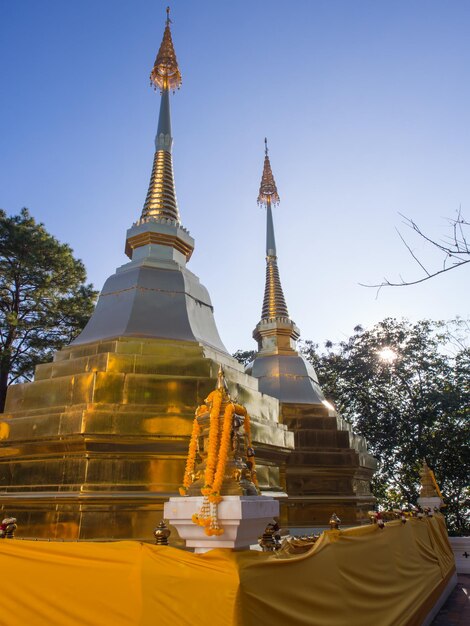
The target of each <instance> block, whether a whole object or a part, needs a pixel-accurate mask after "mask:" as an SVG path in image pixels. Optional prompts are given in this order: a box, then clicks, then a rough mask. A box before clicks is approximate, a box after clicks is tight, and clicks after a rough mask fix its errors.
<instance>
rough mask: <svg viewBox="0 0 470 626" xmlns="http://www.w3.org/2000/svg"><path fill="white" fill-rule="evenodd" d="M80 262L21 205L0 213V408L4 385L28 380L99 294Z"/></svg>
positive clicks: (74, 330)
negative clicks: (11, 211) (11, 213)
mask: <svg viewBox="0 0 470 626" xmlns="http://www.w3.org/2000/svg"><path fill="white" fill-rule="evenodd" d="M85 281H86V272H85V267H84V265H83V263H82V262H81V261H79V260H77V259H75V258H74V257H73V254H72V250H71V248H70V247H69V246H68V245H67V244H62V243H60V242H59V241H57V239H55V237H53V236H52V235H50V234H49V233H48V232H47V231H46V229H45V228H44V226H43V224H38V223H36V221H35V220H34V218H33V217H31V215H30V214H29V212H28V210H27V209H23V210H22V211H21V212H20V214H19V215H15V216H12V217H8V216H7V215H6V214H5V212H4V211H0V411H2V410H3V408H4V404H5V397H6V391H7V386H8V385H9V384H11V383H14V382H19V381H27V380H31V377H32V375H33V372H34V367H35V366H36V365H37V364H38V363H41V362H44V361H47V360H49V359H50V358H51V356H52V353H53V352H55V351H56V350H58V349H60V348H61V347H63V346H64V345H66V344H67V343H69V342H70V341H72V339H73V338H74V337H76V335H77V334H78V333H79V332H80V330H81V329H82V328H83V326H84V325H85V324H86V322H87V320H88V318H89V317H90V315H91V313H92V311H93V307H94V303H95V300H96V296H97V292H96V291H94V290H93V287H92V285H90V284H85Z"/></svg>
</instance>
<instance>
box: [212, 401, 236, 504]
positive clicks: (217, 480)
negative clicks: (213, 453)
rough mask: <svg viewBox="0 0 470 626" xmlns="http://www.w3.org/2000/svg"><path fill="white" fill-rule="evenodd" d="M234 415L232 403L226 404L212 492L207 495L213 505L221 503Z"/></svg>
mask: <svg viewBox="0 0 470 626" xmlns="http://www.w3.org/2000/svg"><path fill="white" fill-rule="evenodd" d="M234 413H235V406H234V404H233V403H232V402H230V404H227V406H226V407H225V412H224V422H223V428H222V435H221V438H220V448H219V458H218V461H217V469H216V472H215V475H214V482H213V484H212V491H211V493H210V495H209V500H210V502H214V503H215V504H218V503H219V502H221V501H222V496H221V495H220V490H221V488H222V483H223V481H224V475H225V466H226V465H227V457H228V451H229V447H230V433H231V431H232V419H233V414H234Z"/></svg>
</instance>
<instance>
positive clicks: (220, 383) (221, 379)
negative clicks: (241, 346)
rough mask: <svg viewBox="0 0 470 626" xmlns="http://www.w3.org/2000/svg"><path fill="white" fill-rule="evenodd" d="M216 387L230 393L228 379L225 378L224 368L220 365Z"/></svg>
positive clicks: (224, 392)
mask: <svg viewBox="0 0 470 626" xmlns="http://www.w3.org/2000/svg"><path fill="white" fill-rule="evenodd" d="M216 389H220V391H221V392H222V393H223V394H226V395H227V396H228V395H229V394H228V387H227V381H226V380H225V374H224V368H223V367H222V365H219V371H218V372H217V386H216Z"/></svg>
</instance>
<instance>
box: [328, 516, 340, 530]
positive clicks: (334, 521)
mask: <svg viewBox="0 0 470 626" xmlns="http://www.w3.org/2000/svg"><path fill="white" fill-rule="evenodd" d="M329 524H330V528H331V530H339V525H340V524H341V520H340V519H339V517H338V516H337V515H336V513H333V515H332V516H331V517H330V521H329Z"/></svg>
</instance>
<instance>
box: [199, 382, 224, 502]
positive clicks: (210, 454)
mask: <svg viewBox="0 0 470 626" xmlns="http://www.w3.org/2000/svg"><path fill="white" fill-rule="evenodd" d="M206 401H207V402H212V407H211V412H210V418H209V441H208V446H207V447H208V451H207V462H206V471H205V472H204V487H203V488H202V489H201V492H202V494H203V495H209V493H210V492H211V491H212V489H211V486H212V482H213V480H214V473H215V469H216V464H217V446H218V442H219V413H220V407H221V406H222V392H221V391H220V389H215V390H214V391H212V393H210V394H209V396H208V397H207V398H206Z"/></svg>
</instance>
